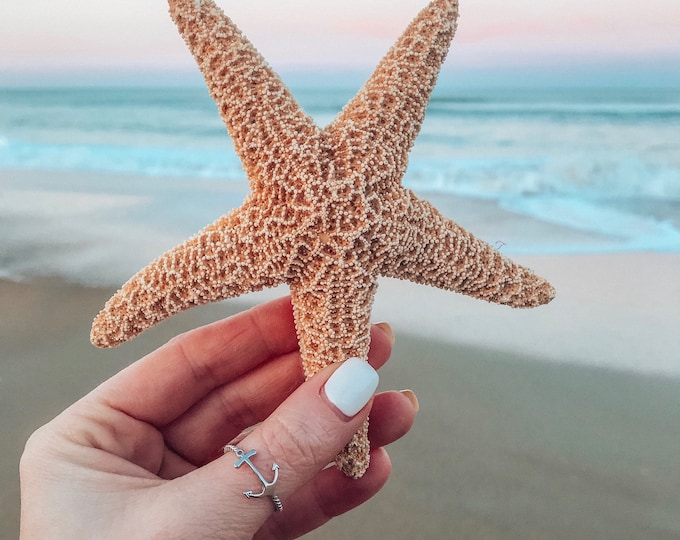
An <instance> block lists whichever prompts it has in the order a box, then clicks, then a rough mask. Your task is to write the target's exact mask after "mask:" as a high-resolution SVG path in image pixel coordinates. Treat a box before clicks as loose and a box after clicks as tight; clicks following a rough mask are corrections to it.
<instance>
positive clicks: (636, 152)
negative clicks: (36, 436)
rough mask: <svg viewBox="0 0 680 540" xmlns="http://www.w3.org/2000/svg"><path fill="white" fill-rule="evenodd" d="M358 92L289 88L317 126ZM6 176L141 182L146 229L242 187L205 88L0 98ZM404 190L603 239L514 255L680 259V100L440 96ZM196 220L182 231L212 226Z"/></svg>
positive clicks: (559, 94) (612, 93)
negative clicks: (491, 206)
mask: <svg viewBox="0 0 680 540" xmlns="http://www.w3.org/2000/svg"><path fill="white" fill-rule="evenodd" d="M357 86H358V85H356V84H355V83H353V82H351V81H348V83H347V84H346V87H338V86H335V87H330V86H326V87H316V88H315V87H312V86H310V85H309V84H305V85H300V84H298V85H296V84H294V83H293V84H291V87H292V90H293V92H294V94H295V95H296V97H297V98H298V100H299V101H300V103H301V104H302V106H303V107H304V108H305V110H306V111H307V112H308V113H309V114H311V115H312V116H313V117H314V118H315V120H316V121H317V122H318V123H319V124H320V125H325V124H326V123H328V122H330V121H331V120H332V118H333V117H334V116H335V114H337V112H338V111H339V110H340V109H341V107H342V106H343V105H344V104H345V103H346V101H347V100H349V99H351V97H352V95H353V94H354V93H355V91H356V89H357ZM3 169H5V170H9V169H21V170H35V171H62V172H68V171H78V172H88V173H92V174H91V183H90V184H88V185H83V184H82V182H79V184H78V186H69V185H68V183H69V181H68V175H64V174H61V175H58V176H55V178H58V180H55V184H54V185H49V184H47V185H45V183H43V185H42V186H41V189H45V190H55V191H69V190H74V191H78V193H80V194H82V193H83V192H85V193H87V192H92V193H97V194H101V193H102V192H104V193H105V192H106V191H107V190H110V186H108V185H107V186H104V185H103V184H101V182H102V180H101V178H100V177H98V175H97V174H95V173H118V174H123V175H130V176H134V177H135V178H138V179H141V180H139V181H135V182H128V183H125V187H124V188H123V187H121V188H120V189H119V190H118V191H123V192H124V195H126V196H129V197H135V196H142V195H143V196H144V199H145V200H146V201H149V200H151V204H147V206H146V207H145V208H146V209H147V210H146V213H145V215H144V216H145V217H144V219H146V220H148V221H149V222H150V223H153V221H154V219H156V218H158V219H161V218H162V216H161V214H162V213H163V211H164V210H163V208H164V203H166V202H167V201H168V200H169V198H174V199H173V200H174V202H173V204H172V207H173V208H174V209H175V211H176V210H177V209H178V208H181V205H182V202H183V200H185V199H186V198H192V199H193V198H196V197H198V198H200V197H201V195H202V194H204V195H205V196H206V198H210V194H211V193H212V191H213V190H214V189H216V186H217V185H218V184H219V185H220V186H224V183H225V182H233V183H234V185H235V186H242V184H243V182H244V181H245V176H244V173H243V171H242V169H241V166H240V163H239V161H238V158H237V157H236V155H235V154H234V152H233V148H232V146H231V142H230V140H229V137H228V136H227V134H226V130H225V128H224V126H223V124H222V123H221V120H220V118H219V117H218V115H217V112H216V108H215V105H214V103H213V102H212V101H211V100H210V98H209V97H208V96H207V93H206V91H205V90H204V89H203V88H200V87H191V88H189V87H187V88H177V87H175V88H108V89H107V88H62V89H54V88H36V89H7V90H0V196H2V189H3V181H2V176H3V175H6V174H7V173H6V172H5V173H3V171H2V170H3ZM162 178H169V179H172V186H173V187H172V190H171V193H168V192H164V190H163V189H162V188H161V189H158V180H159V179H162ZM144 179H147V180H148V181H146V182H145V181H144ZM198 180H200V182H199V181H198ZM404 184H405V185H406V186H407V187H410V188H412V189H414V190H416V191H417V192H418V193H420V194H422V195H424V196H426V197H427V198H428V199H430V200H431V201H432V202H434V203H435V205H436V204H437V198H438V197H441V196H442V195H446V194H454V195H462V196H465V197H471V198H477V199H485V200H487V201H492V202H494V203H495V204H497V205H498V207H499V208H502V209H504V210H508V211H510V212H513V213H516V214H520V215H523V216H528V217H532V218H534V219H536V220H538V221H539V222H542V223H546V224H551V225H558V226H561V227H566V228H568V229H572V230H574V231H578V232H581V233H593V234H594V235H595V236H596V237H597V238H598V241H596V242H593V241H589V242H587V243H579V242H567V243H565V242H557V241H555V242H551V241H550V239H549V238H548V239H546V241H544V242H542V243H540V245H536V244H535V243H532V244H528V243H527V244H526V245H523V244H522V242H521V241H519V242H515V243H514V244H513V245H511V246H507V248H504V249H507V250H508V252H509V253H537V252H538V253H564V252H568V253H579V252H593V251H594V252H616V251H632V250H652V251H675V252H677V251H680V90H673V89H652V88H650V89H641V88H636V89H592V88H591V89H578V88H572V89H563V90H554V89H552V90H551V89H535V90H527V89H523V90H522V89H512V90H511V89H502V88H495V89H490V88H486V89H478V90H475V89H469V88H465V89H460V88H458V89H457V88H456V87H454V86H446V85H441V86H439V87H438V88H437V89H436V90H435V93H434V95H433V98H432V101H431V103H430V107H429V110H428V116H427V119H426V121H425V124H424V126H423V129H422V132H421V134H420V137H419V138H418V140H417V142H416V146H415V147H414V149H413V151H412V153H411V159H410V167H409V170H408V172H407V174H406V177H405V179H404ZM121 185H122V184H121ZM6 187H7V186H6V185H5V188H6ZM12 187H13V188H16V187H17V186H12ZM118 195H120V193H118ZM154 199H155V203H154ZM161 203H163V204H161ZM166 208H167V207H166ZM226 210H228V208H227V209H225V211H226ZM190 213H191V212H190V211H187V213H186V215H183V214H182V212H181V211H176V214H175V215H176V219H178V220H182V219H185V218H186V220H187V224H188V223H189V222H190V223H191V225H192V226H193V224H194V223H195V222H196V223H203V221H201V219H199V217H198V216H194V215H189V214H190ZM140 219H141V218H140ZM163 219H164V218H163ZM211 219H212V216H211ZM206 222H207V221H206Z"/></svg>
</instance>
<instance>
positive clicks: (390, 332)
mask: <svg viewBox="0 0 680 540" xmlns="http://www.w3.org/2000/svg"><path fill="white" fill-rule="evenodd" d="M376 326H377V327H378V328H381V329H382V331H383V332H385V333H386V334H387V336H388V337H389V338H390V342H391V343H393V344H394V331H393V330H392V327H391V326H390V325H389V324H388V323H386V322H379V323H376Z"/></svg>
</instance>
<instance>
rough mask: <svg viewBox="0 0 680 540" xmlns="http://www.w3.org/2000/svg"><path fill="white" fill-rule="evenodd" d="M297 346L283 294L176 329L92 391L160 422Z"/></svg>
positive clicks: (289, 308) (144, 418) (122, 408)
mask: <svg viewBox="0 0 680 540" xmlns="http://www.w3.org/2000/svg"><path fill="white" fill-rule="evenodd" d="M297 348H298V342H297V335H296V333H295V323H294V321H293V311H292V306H291V303H290V298H289V297H285V298H281V299H278V300H273V301H271V302H268V303H266V304H262V305H259V306H256V307H254V308H252V309H249V310H247V311H244V312H242V313H239V314H237V315H234V316H233V317H229V318H227V319H223V320H221V321H217V322H215V323H212V324H209V325H207V326H203V327H200V328H197V329H195V330H191V331H190V332H187V333H185V334H181V335H179V336H177V337H175V338H173V339H172V340H170V341H169V342H168V343H166V344H165V345H163V346H162V347H160V348H159V349H156V350H155V351H153V352H152V353H150V354H148V355H147V356H145V357H144V358H142V359H141V360H138V361H137V362H135V363H134V364H132V365H130V366H129V367H127V368H126V369H124V370H123V371H121V372H120V373H118V374H117V375H115V376H114V377H112V378H111V379H109V380H108V381H106V382H105V383H103V384H102V385H101V386H100V387H99V388H97V390H96V391H95V392H96V396H97V397H98V398H99V399H101V400H103V401H105V402H106V403H107V404H108V405H109V406H111V407H113V408H115V409H117V410H120V411H122V412H124V413H125V414H127V415H129V416H132V417H133V418H137V419H139V420H142V421H144V422H148V423H151V424H153V425H155V426H164V425H166V424H168V423H169V422H171V421H172V420H174V419H175V418H177V417H178V416H180V415H181V414H182V413H183V412H185V411H186V410H187V409H189V408H190V407H191V406H192V405H193V404H194V403H196V402H197V401H199V400H200V399H202V398H203V397H204V396H206V395H207V394H208V393H210V392H211V391H212V390H213V389H215V388H217V387H219V386H222V385H223V384H225V383H227V382H229V381H231V380H233V379H235V378H237V377H239V376H241V375H243V374H244V373H247V372H248V371H250V370H251V369H253V368H254V367H256V366H258V365H259V364H261V363H262V362H265V361H267V360H269V359H270V358H274V357H278V356H281V355H283V354H286V353H289V352H291V351H294V350H296V349H297Z"/></svg>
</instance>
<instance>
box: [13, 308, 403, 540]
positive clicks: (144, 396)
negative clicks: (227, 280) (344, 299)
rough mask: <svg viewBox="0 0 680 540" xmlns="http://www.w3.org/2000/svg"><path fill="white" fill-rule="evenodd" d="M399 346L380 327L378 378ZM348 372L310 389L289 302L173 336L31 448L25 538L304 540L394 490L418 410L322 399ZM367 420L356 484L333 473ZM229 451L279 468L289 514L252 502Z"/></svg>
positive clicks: (247, 481)
mask: <svg viewBox="0 0 680 540" xmlns="http://www.w3.org/2000/svg"><path fill="white" fill-rule="evenodd" d="M392 340H393V338H392V335H391V332H390V331H388V330H387V329H386V328H385V327H382V326H374V327H373V328H372V329H371V351H370V353H369V362H370V364H371V365H372V366H373V367H374V368H378V367H380V366H381V365H382V364H384V363H385V362H386V361H387V359H388V357H389V355H390V352H391V346H392ZM337 369H338V366H337V365H334V366H329V367H328V368H326V369H324V370H322V371H321V372H320V373H319V374H318V375H316V376H315V377H313V378H311V379H310V380H309V381H307V382H303V380H304V377H303V373H302V367H301V362H300V353H299V350H298V345H297V338H296V334H295V329H294V323H293V317H292V311H291V306H290V301H289V300H288V299H281V300H277V301H274V302H270V303H268V304H264V305H262V306H258V307H256V308H254V309H252V310H250V311H247V312H244V313H241V314H239V315H237V316H235V317H232V318H229V319H225V320H223V321H219V322H216V323H213V324H211V325H208V326H204V327H202V328H198V329H196V330H193V331H191V332H188V333H186V334H182V335H181V336H178V337H176V338H174V339H173V340H171V341H170V342H168V343H167V344H166V345H165V346H163V347H161V348H159V349H158V350H156V351H154V352H152V353H151V354H149V355H147V356H146V357H144V358H142V359H141V360H139V361H138V362H136V363H134V364H132V365H131V366H129V367H128V368H126V369H124V370H123V371H121V372H120V373H118V374H117V375H115V376H114V377H112V378H111V379H109V380H108V381H106V382H104V383H103V384H102V385H100V386H99V387H98V388H96V389H95V390H94V391H92V392H91V393H90V394H88V395H87V396H85V397H84V398H82V399H81V400H79V401H78V402H76V403H75V404H74V405H72V406H71V407H69V408H68V409H67V410H66V411H64V412H63V413H62V414H61V415H59V416H58V417H57V418H55V419H54V420H52V421H51V422H50V423H48V424H47V425H45V426H43V427H42V428H40V429H39V430H38V431H36V432H35V433H34V434H33V436H32V437H31V438H30V439H29V441H28V443H27V445H26V449H25V451H24V455H23V456H22V460H21V503H22V504H21V536H22V538H24V539H29V538H40V539H44V538H59V539H62V538H69V539H76V538H95V537H96V538H100V539H103V538H125V539H133V538H164V539H166V538H182V539H191V538H201V539H211V538H220V539H225V538H239V539H241V538H253V537H255V538H262V539H264V538H295V537H297V536H300V535H302V534H304V533H306V532H308V531H310V530H312V529H315V528H317V527H319V526H321V525H323V524H324V523H325V522H326V521H328V520H329V519H331V517H333V516H336V515H339V514H342V513H344V512H347V511H349V510H351V509H352V508H354V507H356V506H358V505H360V504H361V503H363V502H365V501H366V500H368V499H369V498H371V497H372V496H373V495H375V494H376V493H377V492H378V491H379V490H380V488H381V487H382V486H383V485H384V483H385V482H386V480H387V478H388V476H389V474H390V470H391V464H390V460H389V457H388V455H387V452H386V451H385V450H384V448H382V447H383V446H384V445H386V444H389V443H390V442H392V441H394V440H396V439H398V438H399V437H401V436H402V435H404V434H405V433H406V432H407V431H408V430H409V429H410V427H411V424H412V422H413V419H414V416H415V412H416V411H415V409H416V407H414V405H413V404H412V403H411V400H410V399H409V396H408V395H405V394H403V393H399V392H385V393H381V394H378V395H376V396H375V397H374V398H373V399H371V396H370V394H372V390H371V389H369V390H368V391H367V394H368V395H365V396H364V397H361V398H360V399H361V400H362V401H361V402H360V403H358V404H357V407H359V408H360V410H359V412H358V413H356V414H355V415H354V416H351V417H348V416H346V415H345V414H343V413H342V412H341V411H340V410H339V409H338V407H336V406H335V405H334V404H333V402H332V401H331V399H329V397H330V398H333V401H335V402H336V403H337V399H335V398H334V397H333V394H334V393H333V392H329V394H331V395H330V396H329V395H327V394H326V392H325V390H324V386H325V383H326V381H327V380H328V379H329V377H331V376H332V374H333V373H335V371H336V370H337ZM364 369H365V367H364ZM367 371H369V377H370V372H371V370H367ZM339 379H342V377H335V378H334V380H335V381H337V380H339ZM341 390H342V389H341ZM335 395H337V394H335ZM365 401H367V404H366V405H365V406H363V407H361V403H363V402H365ZM341 407H342V405H341ZM369 410H370V412H371V424H370V439H371V444H372V451H371V466H370V468H369V470H368V472H367V473H366V475H365V476H364V477H363V478H361V479H359V480H352V479H349V478H347V477H345V476H344V475H343V474H342V473H341V472H340V471H338V470H337V469H335V468H334V467H331V468H326V465H327V464H328V463H330V462H332V460H333V458H334V457H335V455H336V454H337V453H338V452H339V451H340V450H341V449H342V448H343V447H344V445H345V444H346V443H347V441H349V439H350V438H351V437H352V435H353V434H354V433H355V432H356V431H357V429H358V428H359V427H360V426H361V424H362V423H363V421H364V420H365V419H366V417H367V416H368V413H369ZM260 422H261V423H260ZM258 423H259V424H258ZM256 424H258V425H257V427H255V428H254V429H253V430H252V431H249V432H247V433H246V434H245V435H243V438H241V439H239V440H238V442H234V440H235V438H236V437H238V436H239V434H242V432H243V430H245V429H246V428H249V427H250V426H253V425H256ZM229 442H231V443H232V444H238V446H239V447H240V448H242V449H244V450H246V451H249V450H257V456H254V457H252V458H251V459H252V461H253V463H254V464H255V465H256V466H257V467H258V469H259V470H260V471H262V472H263V474H264V476H265V477H266V478H267V480H269V478H270V477H271V476H273V472H271V471H272V469H271V467H272V464H273V463H274V462H276V463H277V464H278V465H279V467H280V470H279V479H278V482H277V484H276V495H277V496H278V497H280V499H281V501H282V503H283V505H284V510H283V512H276V513H274V507H273V505H272V499H270V498H269V497H267V496H265V497H262V498H261V499H248V498H246V497H245V496H244V495H243V492H244V491H246V490H249V489H252V490H253V491H256V492H257V491H259V490H260V489H261V488H262V484H260V482H259V481H258V478H257V476H256V475H255V474H253V472H252V471H251V470H248V468H247V467H245V466H244V467H241V468H238V469H237V468H235V467H234V464H235V462H236V456H235V455H234V453H227V454H224V455H223V454H222V447H224V445H225V444H226V443H229ZM266 471H268V473H266Z"/></svg>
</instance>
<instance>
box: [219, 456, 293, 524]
mask: <svg viewBox="0 0 680 540" xmlns="http://www.w3.org/2000/svg"><path fill="white" fill-rule="evenodd" d="M222 450H223V451H224V453H225V454H227V453H229V452H234V454H236V458H237V459H236V461H235V462H234V469H238V468H239V467H240V466H241V465H243V464H244V463H245V464H246V465H248V467H250V470H251V471H253V472H254V473H255V475H256V476H257V478H258V479H259V480H260V482H262V491H260V492H255V491H252V490H249V491H244V492H243V494H244V495H245V496H246V497H247V498H248V499H259V498H260V497H264V496H267V497H271V499H272V502H273V503H274V512H281V511H282V510H283V504H282V503H281V499H279V497H278V495H276V482H277V481H278V479H279V466H278V464H276V463H274V464H273V465H272V471H274V478H273V479H272V480H271V481H270V482H269V481H267V480H265V479H264V476H263V475H262V473H261V472H260V471H259V470H258V469H257V467H255V465H254V464H253V462H252V461H251V460H250V458H251V457H253V456H254V455H255V454H257V450H250V451H248V452H246V451H244V450H241V449H240V448H239V447H238V446H234V445H233V444H228V445H226V446H225V447H224V448H223V449H222Z"/></svg>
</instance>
